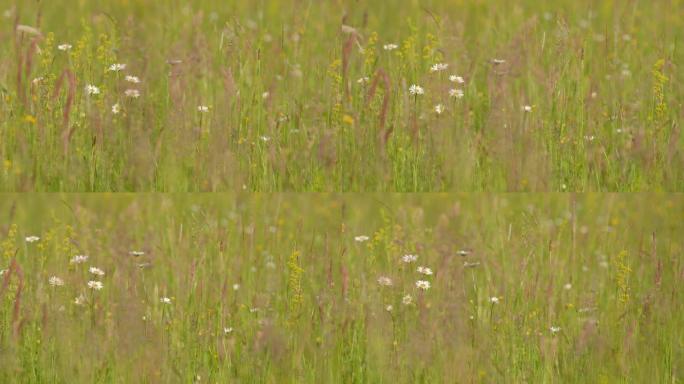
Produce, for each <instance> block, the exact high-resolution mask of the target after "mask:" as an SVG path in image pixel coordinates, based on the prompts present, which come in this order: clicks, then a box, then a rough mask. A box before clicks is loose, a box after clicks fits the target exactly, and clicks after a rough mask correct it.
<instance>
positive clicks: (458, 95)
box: [449, 88, 465, 99]
mask: <svg viewBox="0 0 684 384" xmlns="http://www.w3.org/2000/svg"><path fill="white" fill-rule="evenodd" d="M449 96H451V97H455V98H457V99H462V98H463V96H465V92H463V90H462V89H457V88H453V89H450V90H449Z"/></svg>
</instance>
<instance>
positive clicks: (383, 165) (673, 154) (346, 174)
mask: <svg viewBox="0 0 684 384" xmlns="http://www.w3.org/2000/svg"><path fill="white" fill-rule="evenodd" d="M0 20H1V22H0V162H1V163H0V191H8V192H14V191H51V192H54V191H65V192H69V191H75V192H89V191H117V192H119V191H166V192H185V191H229V192H230V191H236V190H246V191H265V192H268V191H327V192H343V191H353V192H358V191H361V192H367V191H375V192H386V191H389V192H420V191H451V192H471V191H487V192H492V191H684V153H683V152H682V147H683V144H684V138H683V137H682V135H681V127H680V124H679V121H680V119H681V117H682V113H683V111H684V108H682V100H683V98H684V93H683V91H682V87H681V86H680V84H681V81H682V78H681V77H682V73H683V72H682V69H681V66H682V63H683V58H684V53H683V52H684V51H683V50H682V48H681V41H682V38H683V37H684V4H683V3H682V1H679V0H661V1H638V0H629V1H614V0H600V1H588V0H579V1H577V0H572V1H571V0H557V1H553V2H540V1H537V0H534V1H533V0H518V1H503V0H498V1H475V0H425V1H418V0H404V1H398V0H391V1H368V0H363V1H351V0H349V1H345V0H335V1H305V0H255V1H209V0H196V1H179V0H168V1H145V0H98V1H85V0H74V1H66V0H58V1H37V0H23V1H12V0H0Z"/></svg>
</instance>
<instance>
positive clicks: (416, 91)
mask: <svg viewBox="0 0 684 384" xmlns="http://www.w3.org/2000/svg"><path fill="white" fill-rule="evenodd" d="M409 93H410V94H412V95H422V94H425V90H424V89H423V87H421V86H420V85H416V84H412V85H411V86H410V87H409Z"/></svg>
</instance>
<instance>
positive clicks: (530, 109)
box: [522, 105, 532, 112]
mask: <svg viewBox="0 0 684 384" xmlns="http://www.w3.org/2000/svg"><path fill="white" fill-rule="evenodd" d="M522 110H523V111H525V112H532V106H531V105H523V107H522Z"/></svg>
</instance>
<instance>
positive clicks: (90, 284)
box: [88, 280, 104, 291]
mask: <svg viewBox="0 0 684 384" xmlns="http://www.w3.org/2000/svg"><path fill="white" fill-rule="evenodd" d="M88 288H92V289H94V290H96V291H99V290H100V289H102V288H104V284H102V282H101V281H96V280H90V281H89V282H88Z"/></svg>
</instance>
